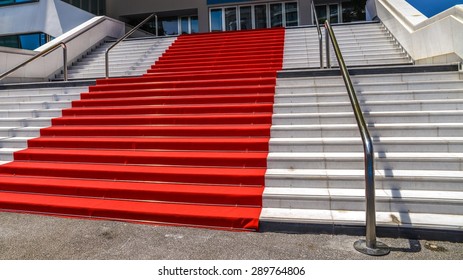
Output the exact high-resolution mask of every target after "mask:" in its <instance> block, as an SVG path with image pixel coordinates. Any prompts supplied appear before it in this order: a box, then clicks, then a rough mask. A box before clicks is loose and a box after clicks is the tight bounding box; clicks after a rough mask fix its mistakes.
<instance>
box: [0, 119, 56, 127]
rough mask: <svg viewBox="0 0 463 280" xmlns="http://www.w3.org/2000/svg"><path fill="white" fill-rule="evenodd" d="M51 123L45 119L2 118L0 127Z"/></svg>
mask: <svg viewBox="0 0 463 280" xmlns="http://www.w3.org/2000/svg"><path fill="white" fill-rule="evenodd" d="M50 125H51V121H50V120H47V119H24V120H15V119H2V120H0V127H2V126H3V127H28V126H32V127H47V126H50Z"/></svg>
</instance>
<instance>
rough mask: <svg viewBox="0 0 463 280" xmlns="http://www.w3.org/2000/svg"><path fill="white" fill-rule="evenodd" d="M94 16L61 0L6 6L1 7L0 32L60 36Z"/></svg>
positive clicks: (3, 33)
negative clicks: (39, 33)
mask: <svg viewBox="0 0 463 280" xmlns="http://www.w3.org/2000/svg"><path fill="white" fill-rule="evenodd" d="M92 17H94V15H92V14H90V13H87V12H85V11H83V10H81V9H78V8H76V7H74V6H72V5H69V4H67V3H65V2H63V1H60V0H41V1H39V2H33V3H27V4H21V5H12V6H5V7H2V8H1V9H0V34H1V35H9V34H24V33H35V32H43V33H46V34H48V35H51V36H53V37H58V36H60V35H62V34H63V33H65V32H68V31H69V30H71V29H72V28H74V27H76V26H77V25H79V24H82V23H84V22H86V21H87V20H89V19H91V18H92Z"/></svg>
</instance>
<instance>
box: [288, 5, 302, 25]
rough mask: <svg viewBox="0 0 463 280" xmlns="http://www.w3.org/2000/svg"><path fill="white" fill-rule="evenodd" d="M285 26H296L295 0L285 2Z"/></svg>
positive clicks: (297, 23) (297, 22)
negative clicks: (293, 0)
mask: <svg viewBox="0 0 463 280" xmlns="http://www.w3.org/2000/svg"><path fill="white" fill-rule="evenodd" d="M285 12H286V26H298V25H299V20H298V16H297V2H291V3H286V4H285Z"/></svg>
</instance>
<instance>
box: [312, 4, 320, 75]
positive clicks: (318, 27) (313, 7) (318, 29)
mask: <svg viewBox="0 0 463 280" xmlns="http://www.w3.org/2000/svg"><path fill="white" fill-rule="evenodd" d="M311 5H312V13H313V17H314V19H315V25H316V26H317V32H318V46H319V52H320V69H323V35H322V30H321V28H320V24H319V22H318V17H317V12H316V11H315V4H314V1H312V4H311Z"/></svg>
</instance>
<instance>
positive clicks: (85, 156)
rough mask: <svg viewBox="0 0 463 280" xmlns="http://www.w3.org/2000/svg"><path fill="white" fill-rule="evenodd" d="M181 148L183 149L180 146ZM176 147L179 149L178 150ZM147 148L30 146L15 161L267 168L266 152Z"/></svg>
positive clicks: (17, 154)
mask: <svg viewBox="0 0 463 280" xmlns="http://www.w3.org/2000/svg"><path fill="white" fill-rule="evenodd" d="M180 149H181V148H180ZM176 150H177V149H176ZM176 150H173V151H148V150H136V151H135V150H129V151H125V150H110V149H105V150H82V149H58V148H48V149H47V148H29V149H27V150H24V151H21V152H18V153H16V154H15V159H16V160H23V161H48V162H51V161H53V162H76V163H115V164H137V165H141V164H149V165H169V166H189V167H193V166H217V167H266V165H267V161H266V159H267V153H266V152H238V151H236V152H227V153H224V152H219V151H211V152H206V151H200V152H196V151H176Z"/></svg>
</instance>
